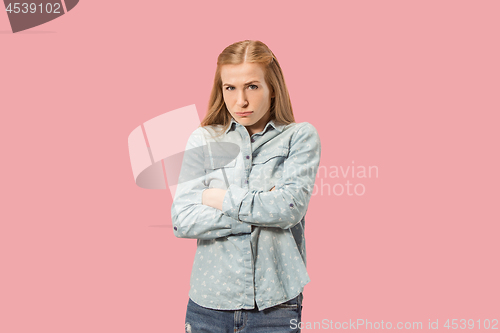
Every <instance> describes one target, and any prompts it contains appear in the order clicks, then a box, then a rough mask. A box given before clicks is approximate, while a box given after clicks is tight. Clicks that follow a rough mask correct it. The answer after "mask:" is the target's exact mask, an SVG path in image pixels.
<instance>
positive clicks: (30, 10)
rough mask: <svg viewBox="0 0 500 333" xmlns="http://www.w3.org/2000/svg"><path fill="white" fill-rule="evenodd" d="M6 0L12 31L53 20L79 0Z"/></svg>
mask: <svg viewBox="0 0 500 333" xmlns="http://www.w3.org/2000/svg"><path fill="white" fill-rule="evenodd" d="M26 1H27V2H16V1H10V0H4V1H3V2H4V4H5V10H6V11H7V16H8V17H9V21H10V27H11V28H12V32H14V33H16V32H19V31H23V30H26V29H30V28H33V27H36V26H39V25H41V24H44V23H46V22H49V21H52V20H53V19H55V18H58V17H59V16H62V15H64V14H66V13H67V12H69V11H70V10H72V9H73V8H75V6H76V5H77V4H78V1H79V0H54V1H40V0H26Z"/></svg>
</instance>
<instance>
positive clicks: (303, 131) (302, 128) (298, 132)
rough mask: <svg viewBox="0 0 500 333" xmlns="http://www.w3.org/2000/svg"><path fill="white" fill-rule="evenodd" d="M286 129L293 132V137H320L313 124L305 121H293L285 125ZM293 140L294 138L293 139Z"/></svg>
mask: <svg viewBox="0 0 500 333" xmlns="http://www.w3.org/2000/svg"><path fill="white" fill-rule="evenodd" d="M285 129H286V130H290V131H291V132H292V138H298V137H304V136H312V137H317V138H319V135H318V131H317V130H316V127H314V125H313V124H311V123H309V122H307V121H304V122H301V123H291V124H289V125H287V126H286V127H285ZM292 140H293V139H292Z"/></svg>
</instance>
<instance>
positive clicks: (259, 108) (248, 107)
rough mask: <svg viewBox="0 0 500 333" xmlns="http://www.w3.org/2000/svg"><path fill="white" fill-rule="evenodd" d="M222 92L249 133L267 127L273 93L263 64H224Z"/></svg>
mask: <svg viewBox="0 0 500 333" xmlns="http://www.w3.org/2000/svg"><path fill="white" fill-rule="evenodd" d="M221 79H222V94H223V96H224V102H225V103H226V108H227V109H228V110H229V113H230V114H231V116H233V118H234V120H236V121H237V122H238V123H240V124H241V125H243V126H245V127H246V129H247V130H248V133H249V134H250V135H252V134H254V133H258V132H261V131H262V130H264V127H265V126H266V124H267V122H268V121H269V119H270V111H269V108H270V106H271V97H273V96H271V93H270V90H269V88H268V86H267V84H266V81H265V78H264V68H263V66H262V65H260V64H256V63H242V64H239V65H223V66H222V67H221Z"/></svg>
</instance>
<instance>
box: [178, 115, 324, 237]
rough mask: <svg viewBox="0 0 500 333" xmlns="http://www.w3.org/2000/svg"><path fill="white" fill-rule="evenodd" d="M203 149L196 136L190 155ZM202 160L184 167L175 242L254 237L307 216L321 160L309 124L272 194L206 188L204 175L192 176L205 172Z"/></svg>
mask: <svg viewBox="0 0 500 333" xmlns="http://www.w3.org/2000/svg"><path fill="white" fill-rule="evenodd" d="M204 144H206V142H205V140H204V139H203V135H201V133H200V132H199V131H197V132H196V133H193V135H192V136H191V137H190V139H189V140H188V145H187V147H186V150H188V149H190V148H194V147H200V146H202V145H204ZM200 154H201V155H200V156H196V155H193V156H191V157H189V158H186V159H185V161H184V162H183V169H185V170H187V172H186V173H185V174H187V176H189V177H187V178H188V180H187V181H185V182H182V183H180V184H179V185H178V188H177V192H176V196H175V198H174V202H173V204H172V222H173V226H174V234H175V236H176V237H182V238H198V239H210V238H218V237H223V236H228V235H234V234H241V233H250V232H251V226H252V225H254V226H262V227H277V228H282V229H287V228H291V227H293V226H294V225H295V224H297V223H299V222H300V221H301V219H302V218H303V216H304V215H305V213H306V210H307V206H308V204H309V199H310V198H311V194H312V190H313V186H314V181H315V178H316V172H317V168H318V166H319V159H320V154H321V144H320V140H319V135H318V133H317V131H316V129H315V128H314V127H313V126H312V125H311V124H309V123H306V124H305V125H304V126H301V127H300V128H299V129H298V131H297V132H296V133H294V135H293V137H292V139H291V142H290V150H289V154H288V157H287V159H286V160H285V162H284V166H283V173H282V176H281V178H279V179H277V180H276V184H275V187H273V188H272V189H271V190H270V191H256V190H250V189H248V188H243V187H240V186H238V185H236V184H230V185H229V187H228V188H227V189H219V188H207V186H206V185H205V184H204V183H203V175H197V174H196V175H195V176H191V173H190V172H189V170H198V169H200V168H201V169H202V168H203V165H202V164H201V165H200V162H199V161H203V160H204V157H203V153H202V152H201V151H200ZM184 165H185V166H186V168H184ZM193 178H194V179H193ZM271 192H272V193H271Z"/></svg>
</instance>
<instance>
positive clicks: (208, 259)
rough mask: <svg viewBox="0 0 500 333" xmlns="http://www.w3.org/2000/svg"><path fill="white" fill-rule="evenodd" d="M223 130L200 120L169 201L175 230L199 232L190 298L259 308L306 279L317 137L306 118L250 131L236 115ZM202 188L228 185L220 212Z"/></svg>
mask: <svg viewBox="0 0 500 333" xmlns="http://www.w3.org/2000/svg"><path fill="white" fill-rule="evenodd" d="M215 129H218V130H219V132H216V131H215ZM221 129H222V125H212V126H205V127H198V128H197V129H196V130H195V131H193V133H192V134H191V136H190V137H189V140H188V142H187V145H186V150H185V153H184V157H183V161H182V168H181V173H180V176H179V181H178V184H177V189H176V192H175V198H174V201H173V203H172V210H171V212H172V224H173V227H174V228H173V229H174V235H175V236H176V237H181V238H197V239H198V241H197V250H196V255H195V259H194V263H193V267H192V272H191V280H190V286H191V287H190V290H189V297H190V298H191V299H192V300H193V301H194V302H195V303H197V304H199V305H201V306H204V307H207V308H211V309H219V310H238V309H253V308H254V307H255V304H257V307H258V309H259V310H263V309H266V308H269V307H272V306H275V305H277V304H280V303H283V302H286V301H288V300H290V299H292V298H294V297H296V296H298V295H299V294H300V293H301V292H302V291H303V289H304V286H305V285H306V284H307V283H309V282H310V278H309V275H308V273H307V270H306V247H305V239H304V227H305V215H306V212H307V207H308V204H309V200H310V198H311V194H312V191H313V187H314V182H315V178H316V173H317V170H318V166H319V162H320V155H321V143H320V138H319V135H318V132H317V131H316V129H315V128H314V126H313V125H311V124H310V123H307V122H303V123H291V124H288V125H283V124H278V123H276V122H275V121H273V120H270V121H269V122H268V123H267V124H266V126H265V128H264V130H263V131H262V132H260V133H254V134H253V135H252V136H250V135H249V133H248V131H247V129H246V128H245V127H244V126H243V125H241V124H239V123H238V122H236V121H235V120H234V119H232V120H231V125H230V126H229V128H228V129H227V130H226V131H225V132H222V131H220V130H221ZM218 133H222V135H220V136H218V137H217V134H218ZM273 186H275V189H274V190H273V191H270V190H271V189H272V187H273ZM207 188H222V189H225V190H227V192H226V195H225V196H224V202H223V205H222V211H221V210H219V209H216V208H213V207H210V206H207V205H203V204H202V193H203V190H205V189H207Z"/></svg>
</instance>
